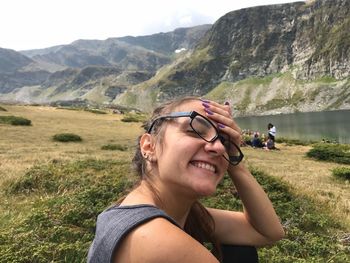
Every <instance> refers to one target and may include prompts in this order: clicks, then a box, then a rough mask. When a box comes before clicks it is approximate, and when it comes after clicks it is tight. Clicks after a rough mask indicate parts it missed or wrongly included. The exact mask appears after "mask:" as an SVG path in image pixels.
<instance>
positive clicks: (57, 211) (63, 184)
mask: <svg viewBox="0 0 350 263" xmlns="http://www.w3.org/2000/svg"><path fill="white" fill-rule="evenodd" d="M129 169H130V165H129V162H126V161H123V162H122V161H113V160H96V159H88V160H81V161H75V162H69V163H66V162H53V163H51V164H49V165H39V166H36V167H34V168H31V169H29V171H28V172H27V173H26V174H25V175H24V176H23V178H21V179H19V180H18V181H17V182H15V183H14V184H17V187H15V188H16V189H12V191H9V192H8V194H9V195H22V194H25V195H26V196H28V197H29V198H30V200H31V201H30V203H29V202H28V203H27V205H29V206H31V207H30V213H24V214H23V215H21V216H20V217H19V218H16V217H14V218H13V219H12V221H11V222H9V223H8V224H4V223H3V222H1V223H2V225H1V226H2V227H1V228H0V251H1V254H0V262H6V263H7V262H9V263H12V262H13V263H14V262H16V263H17V262H19V263H20V262H23V263H25V262H86V256H87V251H88V248H89V246H90V244H91V241H92V239H93V236H94V227H95V222H96V215H97V214H99V213H100V212H101V211H102V210H104V209H106V208H107V207H108V206H109V205H110V204H111V203H112V202H113V201H114V200H116V199H117V198H119V197H121V196H122V195H124V193H125V191H126V190H127V189H129V188H130V187H131V184H132V180H131V178H130V177H129V176H126V175H129V174H130V171H129ZM29 181H30V183H23V182H29ZM57 190H58V191H57ZM19 198H21V200H22V199H23V198H22V197H19ZM25 199H26V198H25ZM33 200H35V202H34V201H33ZM32 201H33V203H32ZM11 209H13V208H11ZM10 214H11V213H10ZM11 215H12V214H11Z"/></svg>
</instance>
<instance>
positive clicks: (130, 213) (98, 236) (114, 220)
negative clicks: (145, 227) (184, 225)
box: [87, 205, 178, 263]
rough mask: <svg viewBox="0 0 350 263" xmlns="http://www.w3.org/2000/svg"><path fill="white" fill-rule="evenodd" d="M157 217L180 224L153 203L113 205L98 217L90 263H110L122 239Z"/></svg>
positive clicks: (88, 260) (89, 254)
mask: <svg viewBox="0 0 350 263" xmlns="http://www.w3.org/2000/svg"><path fill="white" fill-rule="evenodd" d="M157 217H163V218H165V219H167V220H169V221H170V222H171V223H173V224H174V225H176V226H178V224H177V223H176V222H175V221H174V220H173V219H172V218H171V217H169V216H168V215H167V214H165V212H164V211H162V210H160V209H159V208H157V207H155V206H152V205H132V206H113V207H111V208H109V209H107V210H105V211H104V212H102V213H101V214H99V215H98V217H97V222H96V233H95V238H94V240H93V242H92V244H91V246H90V249H89V253H88V258H87V262H88V263H110V262H112V260H113V253H114V251H115V250H116V248H117V246H118V245H119V243H120V242H121V240H122V239H123V238H124V237H125V236H126V235H127V234H128V233H129V232H130V231H131V230H133V229H134V228H135V227H137V226H139V225H141V224H143V223H145V222H147V221H149V220H151V219H154V218H157Z"/></svg>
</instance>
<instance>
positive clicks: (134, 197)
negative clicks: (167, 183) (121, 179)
mask: <svg viewBox="0 0 350 263" xmlns="http://www.w3.org/2000/svg"><path fill="white" fill-rule="evenodd" d="M195 201H196V199H195V198H188V197H186V196H184V195H183V194H178V193H177V192H175V191H173V192H170V191H169V190H167V189H162V188H161V187H157V186H156V185H150V184H149V183H148V182H146V181H145V180H142V182H141V184H140V185H139V186H138V187H137V188H136V189H135V190H134V191H132V192H131V193H130V194H129V195H128V196H127V197H126V198H125V200H124V201H123V202H122V205H132V204H151V205H154V206H156V207H159V208H160V209H162V210H163V211H164V212H165V213H166V214H167V215H169V216H170V217H171V218H173V219H174V220H175V221H176V223H177V224H178V225H179V226H180V227H182V228H184V225H185V223H186V219H187V216H188V214H189V212H190V209H191V207H192V205H193V203H194V202H195Z"/></svg>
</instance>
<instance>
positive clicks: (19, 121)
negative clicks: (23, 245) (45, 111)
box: [0, 116, 32, 126]
mask: <svg viewBox="0 0 350 263" xmlns="http://www.w3.org/2000/svg"><path fill="white" fill-rule="evenodd" d="M0 123H4V124H11V125H16V126H18V125H22V126H30V125H32V121H31V120H28V119H25V118H22V117H16V116H0Z"/></svg>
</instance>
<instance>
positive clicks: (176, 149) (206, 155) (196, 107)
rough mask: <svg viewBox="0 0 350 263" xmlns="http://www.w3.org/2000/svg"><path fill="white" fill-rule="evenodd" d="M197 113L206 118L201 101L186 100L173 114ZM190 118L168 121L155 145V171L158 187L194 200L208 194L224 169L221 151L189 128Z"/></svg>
mask: <svg viewBox="0 0 350 263" xmlns="http://www.w3.org/2000/svg"><path fill="white" fill-rule="evenodd" d="M180 111H197V112H198V113H200V114H202V115H203V116H206V114H205V111H204V107H203V106H202V102H201V101H199V100H198V101H190V102H186V103H184V104H183V105H181V106H179V107H177V108H176V109H175V110H173V112H180ZM189 124H190V118H189V117H181V118H176V119H174V120H173V121H168V122H167V125H166V126H165V129H164V133H163V139H162V140H160V141H161V144H158V145H157V146H156V157H157V169H158V175H159V179H160V181H159V182H160V183H161V186H164V187H165V189H168V190H170V189H171V188H172V189H174V190H175V191H180V192H181V194H187V195H189V196H191V197H194V198H198V197H201V196H207V195H211V194H213V193H214V192H215V190H216V187H217V185H218V183H219V182H220V180H221V179H222V177H223V175H224V173H225V171H226V170H227V167H228V163H227V161H226V160H225V159H224V158H223V156H222V155H223V154H224V153H225V148H224V146H223V145H222V143H221V142H220V140H216V141H214V142H212V143H209V142H206V141H204V140H203V139H201V138H200V137H198V135H196V134H195V133H194V132H193V130H192V129H191V127H190V125H189Z"/></svg>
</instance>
